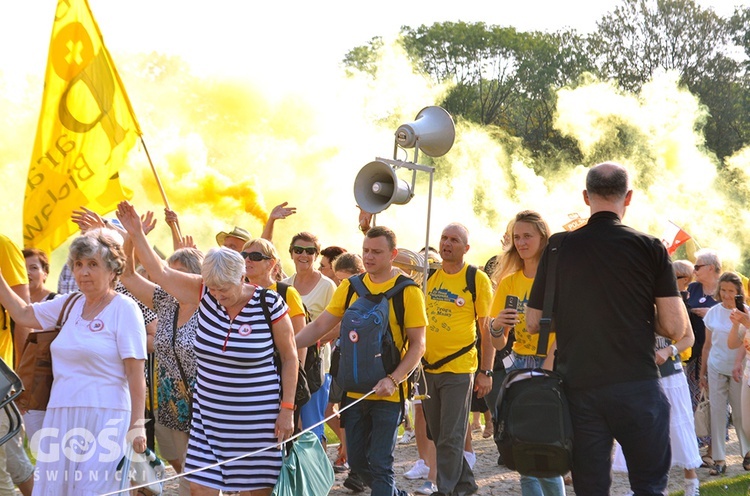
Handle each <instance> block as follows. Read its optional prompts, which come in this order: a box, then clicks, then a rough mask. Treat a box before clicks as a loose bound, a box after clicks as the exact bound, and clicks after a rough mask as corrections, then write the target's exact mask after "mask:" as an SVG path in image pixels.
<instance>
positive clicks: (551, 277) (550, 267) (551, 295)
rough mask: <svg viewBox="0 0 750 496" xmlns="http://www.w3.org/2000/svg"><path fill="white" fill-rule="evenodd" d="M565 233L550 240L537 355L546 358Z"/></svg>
mask: <svg viewBox="0 0 750 496" xmlns="http://www.w3.org/2000/svg"><path fill="white" fill-rule="evenodd" d="M565 236H566V234H565V233H560V234H558V235H557V236H553V237H551V238H550V240H549V255H548V257H547V274H546V277H547V279H546V282H545V285H544V304H543V305H542V318H541V320H540V321H539V341H538V343H537V347H536V354H537V355H542V356H546V355H547V346H548V345H549V335H550V333H551V332H552V306H553V304H554V303H555V287H556V286H557V259H558V257H559V252H560V246H561V245H562V243H563V240H565Z"/></svg>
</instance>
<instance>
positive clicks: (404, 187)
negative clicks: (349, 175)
mask: <svg viewBox="0 0 750 496" xmlns="http://www.w3.org/2000/svg"><path fill="white" fill-rule="evenodd" d="M412 196H413V195H412V192H411V186H409V184H408V183H407V182H406V181H404V180H403V179H399V178H398V177H397V176H396V171H395V170H393V168H392V167H391V166H390V165H388V164H386V163H385V162H381V161H379V160H375V161H373V162H370V163H369V164H367V165H365V166H364V167H362V169H361V170H360V171H359V173H358V174H357V177H356V178H355V179H354V199H355V200H356V202H357V205H359V208H361V209H362V210H364V211H365V212H369V213H371V214H377V213H379V212H382V211H383V210H385V209H386V208H388V207H389V206H391V204H392V203H395V204H397V205H405V204H407V203H409V200H411V197H412Z"/></svg>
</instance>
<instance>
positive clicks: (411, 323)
mask: <svg viewBox="0 0 750 496" xmlns="http://www.w3.org/2000/svg"><path fill="white" fill-rule="evenodd" d="M397 278H398V276H394V277H392V278H390V279H388V280H387V281H385V282H381V283H374V282H372V281H371V280H370V274H365V278H364V283H365V287H366V288H367V289H368V290H369V291H370V293H372V294H379V293H385V292H386V291H388V290H389V289H391V288H392V287H393V285H394V284H396V279H397ZM348 293H349V281H348V280H346V279H345V280H343V281H341V285H339V287H338V288H336V292H335V293H334V294H333V298H331V302H330V303H329V304H328V307H327V308H326V310H327V311H328V313H330V314H331V315H333V316H335V317H339V318H340V317H343V316H344V311H346V308H348V306H347V304H346V296H347V294H348ZM355 301H357V292H356V291H355V292H354V294H353V295H352V299H351V301H350V302H349V304H350V305H351V304H352V303H354V302H355ZM389 304H390V308H391V312H390V319H389V320H390V323H391V332H392V333H393V341H394V342H395V343H396V346H397V347H398V348H399V349H403V350H404V352H405V351H406V348H408V346H409V344H408V342H407V343H406V346H404V336H405V335H406V331H402V330H401V328H400V327H399V326H398V321H397V320H396V314H395V312H394V311H393V300H392V299H391V301H390V302H389ZM426 325H427V315H426V314H425V308H424V296H423V295H422V290H421V289H419V286H409V287H407V288H406V289H404V327H406V328H407V329H408V328H411V327H425V326H426ZM402 356H403V354H402ZM401 387H402V388H403V389H404V391H403V392H404V397H406V394H408V391H406V389H405V388H406V381H404V382H402V383H401ZM347 396H349V397H350V398H355V399H356V398H361V397H362V396H363V395H362V394H359V393H347ZM367 399H368V400H386V401H393V402H400V401H401V398H400V396H399V393H398V390H396V391H395V392H394V393H393V394H392V395H391V396H388V397H381V396H375V395H374V394H373V395H370V396H368V397H367Z"/></svg>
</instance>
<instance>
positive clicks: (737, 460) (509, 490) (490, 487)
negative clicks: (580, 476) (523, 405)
mask: <svg viewBox="0 0 750 496" xmlns="http://www.w3.org/2000/svg"><path fill="white" fill-rule="evenodd" d="M473 446H474V451H475V453H476V455H477V463H476V465H475V467H474V474H475V476H476V479H477V483H478V484H479V492H478V493H477V494H479V495H483V496H501V495H502V496H509V495H520V494H521V487H520V483H519V476H518V473H516V472H512V471H510V470H508V469H507V468H505V467H498V466H497V449H496V448H495V444H494V443H493V442H492V440H491V439H483V438H482V436H481V433H480V432H476V433H474V438H473ZM328 455H329V458H330V459H331V460H334V459H335V455H336V448H335V447H333V446H331V447H329V448H328ZM416 459H417V446H416V444H415V443H414V442H412V443H411V444H407V445H401V444H400V445H398V446H397V447H396V462H395V471H396V481H397V483H398V485H399V488H400V489H405V490H407V491H411V492H413V491H415V490H416V489H417V488H419V486H421V485H422V483H423V482H424V481H423V480H416V481H410V480H408V479H406V478H405V477H403V476H402V475H401V474H403V473H404V472H406V471H407V470H409V469H410V468H411V466H412V465H413V464H414V461H416ZM727 463H728V464H729V466H728V469H727V476H728V477H732V476H734V475H738V474H740V473H744V471H743V469H742V458H741V456H740V453H739V447H738V443H737V437H736V436H735V434H734V429H730V441H729V442H728V443H727ZM170 471H171V469H170ZM170 473H171V472H170ZM698 477H699V478H700V480H701V482H706V481H708V480H715V479H716V478H715V477H710V476H709V475H708V469H705V468H702V469H698ZM345 478H346V474H337V475H336V482H335V483H334V486H333V489H332V490H331V492H330V493H329V494H330V495H331V496H344V495H351V494H354V493H352V492H351V491H350V490H348V489H346V488H345V487H344V486H343V482H344V479H345ZM668 489H669V492H670V493H672V492H675V491H680V490H682V489H683V474H682V470H681V469H673V470H672V472H671V473H670V479H669V488H668ZM566 490H567V494H568V495H574V494H575V492H574V491H573V487H572V486H566ZM628 490H629V484H628V481H627V477H626V475H625V474H619V473H616V474H614V480H613V484H612V491H611V494H612V495H613V496H622V495H625V494H627V493H628ZM19 494H20V493H19ZM360 494H362V495H363V496H366V495H368V494H369V491H366V492H364V493H360ZM164 495H165V496H176V495H177V490H176V484H175V483H168V484H167V487H166V488H165V491H164ZM310 496H324V495H310Z"/></svg>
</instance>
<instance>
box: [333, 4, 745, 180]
mask: <svg viewBox="0 0 750 496" xmlns="http://www.w3.org/2000/svg"><path fill="white" fill-rule="evenodd" d="M400 43H401V44H402V45H403V47H404V49H405V51H406V53H407V55H408V56H409V58H410V59H411V60H412V62H413V63H414V65H415V67H417V68H418V69H419V70H421V71H422V72H423V73H424V74H425V75H427V76H428V77H430V78H431V79H432V80H433V81H435V82H436V83H448V84H449V88H450V89H449V90H448V92H447V94H446V95H445V97H444V99H443V101H442V102H435V103H436V104H439V105H442V106H443V107H444V108H446V110H448V111H449V112H450V113H451V114H453V115H454V116H455V117H461V118H463V119H466V120H467V121H470V122H473V123H477V124H480V125H483V126H492V127H496V128H498V129H500V130H502V131H503V133H504V134H507V135H509V136H511V137H517V138H519V139H520V140H521V141H522V143H523V146H524V148H525V149H527V150H529V151H530V152H531V153H532V155H533V158H534V163H535V164H538V165H537V166H536V167H539V168H540V169H539V170H538V171H537V172H543V173H545V174H551V173H554V172H555V171H556V170H557V169H558V168H559V167H560V164H561V163H578V162H580V161H581V160H582V154H581V151H580V150H579V148H578V146H577V143H576V142H575V141H574V140H573V139H571V138H569V137H566V136H562V135H561V134H560V133H559V132H558V131H557V130H556V129H555V127H554V119H555V113H556V104H557V100H556V93H557V90H559V89H560V88H563V87H575V86H576V85H577V84H578V81H579V80H580V79H581V78H582V77H584V76H585V75H587V74H590V75H593V77H595V78H599V79H604V80H608V79H613V80H616V81H617V82H618V84H619V85H620V86H621V87H622V88H623V89H625V90H628V91H633V92H637V91H639V90H640V89H641V87H642V86H643V84H644V83H645V82H647V81H649V80H650V79H651V78H652V77H653V76H654V74H655V73H657V72H660V71H667V70H672V71H676V72H677V73H678V74H679V75H680V82H681V84H683V85H685V87H687V88H688V89H689V90H690V91H691V92H692V93H694V94H696V95H698V97H699V98H700V101H701V103H702V104H703V105H705V106H706V107H707V108H708V112H707V118H706V120H705V121H704V122H701V123H700V124H699V127H700V129H698V131H703V132H704V134H705V137H706V147H707V148H708V149H709V150H710V151H712V152H714V153H715V154H716V156H717V157H719V159H720V160H722V159H724V158H725V157H728V156H730V155H732V154H733V153H735V152H736V151H737V150H739V149H741V148H742V147H743V146H745V144H746V143H747V141H748V139H749V137H750V75H749V74H748V72H747V71H748V58H750V7H738V8H736V10H735V12H734V14H733V15H732V16H731V17H729V18H724V17H721V16H719V15H718V14H717V13H716V12H714V10H713V9H710V8H703V7H701V6H700V5H698V4H697V3H696V0H620V3H619V4H618V5H617V7H615V9H614V10H613V11H611V12H609V13H607V14H605V15H604V16H603V17H602V18H601V19H600V21H599V22H598V23H597V30H596V32H594V33H593V34H591V35H588V36H587V35H582V34H580V33H578V32H576V31H575V30H560V31H557V32H552V33H548V32H536V31H532V32H522V31H518V30H517V29H515V28H513V27H505V26H495V25H488V24H485V23H483V22H477V23H467V22H462V21H458V22H442V23H435V24H432V25H429V26H427V25H421V26H418V27H409V26H404V27H402V28H401V40H400ZM381 47H382V39H380V38H378V37H376V38H373V39H372V40H371V41H370V42H369V43H368V44H367V45H365V46H361V47H356V48H354V49H352V50H350V51H349V52H348V53H347V55H346V57H345V59H344V65H345V67H346V68H347V70H349V71H354V70H357V71H360V72H364V73H367V74H370V75H373V76H374V75H375V74H376V72H377V51H378V50H379V49H380V48H381ZM743 54H744V58H743ZM618 139H619V140H620V141H621V142H622V143H621V144H624V145H625V146H626V148H625V149H624V152H623V150H622V149H620V152H621V153H620V155H622V153H624V154H625V155H626V156H631V155H632V154H633V153H635V152H634V151H633V150H629V149H628V148H627V146H628V143H629V140H628V132H627V131H624V132H623V133H622V134H621V136H620V137H619V138H618ZM613 143H614V142H611V141H610V142H608V143H603V144H602V145H601V147H600V148H601V149H600V150H598V151H597V153H596V154H595V155H596V156H597V157H598V156H600V155H601V156H603V154H605V153H606V152H609V151H611V150H612V148H611V147H612V146H613ZM589 158H590V157H589Z"/></svg>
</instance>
